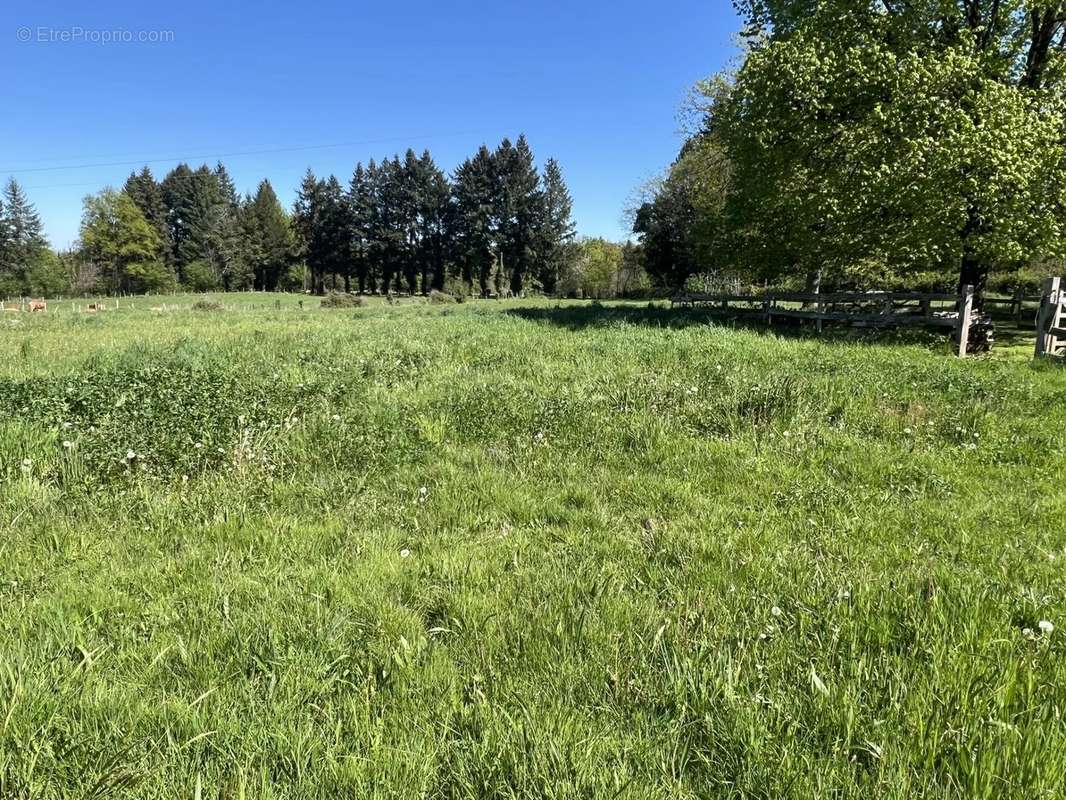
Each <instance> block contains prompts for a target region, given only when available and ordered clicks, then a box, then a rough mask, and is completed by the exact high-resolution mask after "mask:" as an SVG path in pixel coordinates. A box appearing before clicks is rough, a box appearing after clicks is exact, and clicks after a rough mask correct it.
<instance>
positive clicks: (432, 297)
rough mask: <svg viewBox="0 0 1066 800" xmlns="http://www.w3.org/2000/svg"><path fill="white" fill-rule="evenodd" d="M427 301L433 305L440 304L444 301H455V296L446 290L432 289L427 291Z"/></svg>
mask: <svg viewBox="0 0 1066 800" xmlns="http://www.w3.org/2000/svg"><path fill="white" fill-rule="evenodd" d="M429 302H430V303H432V304H433V305H442V304H444V303H454V302H456V298H454V297H452V296H451V295H450V294H448V293H447V292H438V291H437V290H436V289H434V290H433V291H432V292H430V293H429Z"/></svg>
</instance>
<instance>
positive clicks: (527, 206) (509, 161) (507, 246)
mask: <svg viewBox="0 0 1066 800" xmlns="http://www.w3.org/2000/svg"><path fill="white" fill-rule="evenodd" d="M493 165H494V167H495V169H494V174H495V178H496V192H495V194H496V202H495V206H496V208H495V213H496V225H497V232H498V233H497V236H498V239H499V242H498V244H499V253H500V257H501V261H502V265H503V268H504V269H505V270H506V273H505V275H506V276H509V279H510V290H511V292H512V293H513V294H516V295H517V294H521V292H522V288H523V284H524V281H525V276H526V273H527V272H528V271H529V266H530V263H531V262H532V254H533V246H534V243H535V235H534V234H535V229H536V226H537V220H538V216H539V211H540V206H541V202H542V201H541V197H540V190H539V184H540V180H539V177H538V175H537V169H536V166H535V165H534V163H533V152H532V151H531V150H530V148H529V143H528V142H527V141H526V137H525V135H524V134H523V135H521V136H519V137H518V141H517V142H515V144H514V145H512V144H511V142H510V140H508V139H504V140H503V141H502V142H501V143H500V146H499V147H498V148H497V150H496V152H495V153H494V154H493Z"/></svg>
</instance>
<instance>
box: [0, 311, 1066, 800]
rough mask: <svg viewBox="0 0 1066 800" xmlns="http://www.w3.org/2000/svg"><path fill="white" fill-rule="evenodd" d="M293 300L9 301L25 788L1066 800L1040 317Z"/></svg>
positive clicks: (8, 585)
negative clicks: (880, 331) (981, 347)
mask: <svg viewBox="0 0 1066 800" xmlns="http://www.w3.org/2000/svg"><path fill="white" fill-rule="evenodd" d="M299 299H300V298H296V297H291V298H285V299H284V300H283V303H282V308H280V309H275V308H274V307H273V298H269V299H266V300H264V298H263V296H261V295H259V296H256V295H252V296H250V298H245V299H243V300H241V299H239V298H234V299H231V298H227V299H226V302H227V303H228V304H229V306H230V307H229V309H228V310H225V311H221V312H214V313H212V312H194V311H191V310H188V309H187V303H186V304H180V303H179V304H178V305H181V306H182V307H181V308H180V309H179V310H176V311H166V312H159V311H154V312H153V311H151V310H149V309H150V308H152V307H158V305H159V303H156V302H155V301H145V302H144V303H142V302H141V301H140V300H138V301H136V303H135V305H134V307H133V308H128V307H120V309H119V310H118V311H115V312H108V313H105V314H95V315H94V314H74V313H70V312H69V310H67V311H64V310H63V309H62V307H61V306H60V307H59V312H58V313H49V314H47V315H42V314H38V315H29V314H23V315H17V316H16V315H11V316H10V317H5V318H4V319H0V412H2V413H0V519H2V520H3V521H2V522H0V797H2V798H5V799H6V798H30V797H33V798H87V797H96V798H100V797H124V798H176V797H189V798H193V797H195V798H240V797H247V798H333V797H360V798H362V797H381V798H384V797H396V798H408V797H420V796H425V797H439V798H445V797H555V798H648V797H662V798H675V797H676V798H686V797H715V798H717V797H723V798H724V797H764V798H777V797H795V798H811V797H835V798H852V797H854V798H911V797H937V798H939V797H959V798H963V797H965V798H971V797H983V798H1000V797H1019V798H1021V797H1025V798H1037V797H1045V798H1051V797H1061V796H1062V792H1063V777H1062V776H1063V775H1064V774H1066V719H1064V714H1066V659H1064V658H1063V656H1064V652H1066V647H1064V644H1063V635H1064V634H1066V597H1064V593H1063V590H1064V586H1066V575H1064V571H1063V570H1064V566H1066V525H1064V520H1066V494H1064V493H1063V491H1062V490H1061V488H1060V486H1061V480H1062V478H1061V476H1062V467H1063V464H1064V454H1066V441H1064V435H1066V371H1064V370H1063V369H1061V368H1059V367H1056V366H1053V365H1048V364H1037V365H1034V364H1032V363H1030V361H1029V359H1028V347H1027V346H1025V344H1024V342H1022V341H1020V340H1019V342H1018V343H1017V345H1016V347H1014V348H1013V349H1006V350H1001V351H1000V353H999V354H998V355H996V356H993V357H990V358H982V359H971V360H966V361H959V360H956V359H953V358H950V357H949V356H948V355H947V353H948V346H947V344H946V343H944V342H939V341H934V340H930V341H928V342H924V341H914V340H912V341H910V342H902V341H901V342H896V343H883V342H882V343H879V342H875V341H866V340H861V341H858V340H851V339H845V338H837V339H833V338H829V339H823V340H813V339H804V338H778V337H776V336H773V335H769V334H766V333H763V332H759V331H753V330H732V329H729V328H724V327H715V326H712V325H708V324H707V323H706V320H705V319H704V318H702V317H700V316H698V315H686V314H672V313H671V312H669V311H668V310H665V309H647V308H644V307H640V306H626V307H609V308H603V307H592V306H587V305H580V304H569V305H563V306H557V304H555V303H519V302H514V303H483V304H480V303H470V304H466V305H461V306H447V307H436V306H415V305H413V304H412V305H410V306H405V307H389V306H385V305H381V304H377V303H374V304H372V305H371V306H370V307H368V308H364V309H359V310H355V311H333V312H328V311H319V310H316V309H313V308H311V306H313V305H316V304H315V303H313V302H305V304H304V305H305V308H304V309H300V308H299V306H298V305H297V302H298V300H299ZM172 302H173V301H172ZM237 303H244V305H243V306H241V307H240V308H237V307H235V304H237ZM257 303H258V305H259V306H260V307H259V308H252V307H249V306H250V305H256V304H257ZM1041 621H1049V622H1051V623H1053V624H1056V625H1060V630H1055V631H1053V632H1045V631H1042V630H1041V628H1040V625H1039V623H1040V622H1041ZM1046 627H1047V626H1045V628H1046Z"/></svg>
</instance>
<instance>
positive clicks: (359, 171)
mask: <svg viewBox="0 0 1066 800" xmlns="http://www.w3.org/2000/svg"><path fill="white" fill-rule="evenodd" d="M370 164H371V167H373V164H374V162H373V161H371V162H370ZM372 180H373V178H372V176H371V174H370V173H369V172H368V171H367V170H365V169H363V165H362V164H361V163H359V164H356V165H355V171H354V172H353V173H352V179H351V181H350V182H349V184H348V195H347V197H346V209H347V216H348V240H349V246H350V247H351V257H352V263H353V266H354V268H355V274H356V280H357V282H358V285H359V293H360V294H363V293H364V292H366V290H367V286H368V285H369V284H370V283H371V282H372V276H371V274H370V272H371V271H370V258H371V243H370V223H371V213H372V202H373V200H372V197H371V186H370V184H371V181H372Z"/></svg>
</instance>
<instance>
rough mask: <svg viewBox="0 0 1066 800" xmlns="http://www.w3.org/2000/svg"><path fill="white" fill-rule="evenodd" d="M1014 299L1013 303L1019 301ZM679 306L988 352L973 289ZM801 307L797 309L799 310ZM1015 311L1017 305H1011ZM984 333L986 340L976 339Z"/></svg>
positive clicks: (678, 300) (731, 298)
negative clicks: (883, 330)
mask: <svg viewBox="0 0 1066 800" xmlns="http://www.w3.org/2000/svg"><path fill="white" fill-rule="evenodd" d="M1016 299H1017V298H1012V299H1011V301H1010V302H1012V303H1013V302H1015V301H1016ZM671 302H672V303H673V305H675V306H680V307H682V308H695V307H701V308H706V309H707V310H709V311H711V312H713V313H720V314H726V315H730V316H734V317H743V318H751V319H760V320H763V321H765V322H766V323H767V324H773V321H774V320H775V319H787V320H810V321H812V322H814V323H816V325H817V327H818V330H819V331H821V330H822V325H823V323H825V322H833V323H846V324H851V325H856V326H859V325H861V326H869V327H899V326H917V327H932V328H948V329H952V330H954V331H955V337H954V338H955V344H956V352H957V354H958V355H959V356H965V355H966V353H967V352H971V351H974V350H978V349H988V348H990V347H991V345H992V336H991V330H992V328H991V323H990V321H989V320H988V319H987V318H984V317H980V316H978V315H976V314H975V313H974V310H973V287H971V286H967V287H964V289H963V290H962V291H961V292H960V293H959V294H937V293H929V292H838V293H826V294H821V293H805V292H780V293H767V294H759V295H755V294H681V295H677V296H675V297H674V298H672V300H671ZM797 304H798V305H799V307H798V308H797V307H795V306H796V305H797ZM1012 308H1013V306H1012ZM977 329H979V331H980V333H981V334H982V335H981V336H975V335H974V334H975V333H977Z"/></svg>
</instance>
